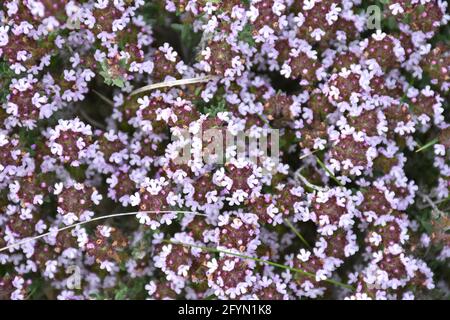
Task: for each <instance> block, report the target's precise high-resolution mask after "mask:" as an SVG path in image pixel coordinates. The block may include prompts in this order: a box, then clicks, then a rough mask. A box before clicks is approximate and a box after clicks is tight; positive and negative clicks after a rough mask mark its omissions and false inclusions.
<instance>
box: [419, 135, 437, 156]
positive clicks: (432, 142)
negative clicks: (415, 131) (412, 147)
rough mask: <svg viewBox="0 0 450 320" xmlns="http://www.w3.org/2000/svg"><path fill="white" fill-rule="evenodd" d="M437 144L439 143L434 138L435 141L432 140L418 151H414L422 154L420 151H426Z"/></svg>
mask: <svg viewBox="0 0 450 320" xmlns="http://www.w3.org/2000/svg"><path fill="white" fill-rule="evenodd" d="M438 142H439V139H437V138H436V139H433V140H431V141H429V142H427V143H426V144H424V145H423V146H422V147H420V148H419V149H417V150H416V153H419V152H422V151H424V150H426V149H428V148H429V147H431V146H433V145H435V144H436V143H438Z"/></svg>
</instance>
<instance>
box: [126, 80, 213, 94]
mask: <svg viewBox="0 0 450 320" xmlns="http://www.w3.org/2000/svg"><path fill="white" fill-rule="evenodd" d="M213 79H215V77H214V76H203V77H198V78H189V79H181V80H174V81H166V82H159V83H154V84H149V85H147V86H144V87H142V88H139V89H136V90H134V91H133V92H131V94H130V96H135V95H137V94H139V93H142V92H146V91H151V90H155V89H160V88H166V87H175V86H183V85H187V84H195V83H203V82H208V81H210V80H213Z"/></svg>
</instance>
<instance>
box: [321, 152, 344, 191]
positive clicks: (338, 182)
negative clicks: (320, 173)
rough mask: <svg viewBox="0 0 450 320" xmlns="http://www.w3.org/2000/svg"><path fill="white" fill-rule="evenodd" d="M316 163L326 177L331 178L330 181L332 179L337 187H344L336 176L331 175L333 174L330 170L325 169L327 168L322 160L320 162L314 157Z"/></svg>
mask: <svg viewBox="0 0 450 320" xmlns="http://www.w3.org/2000/svg"><path fill="white" fill-rule="evenodd" d="M315 158H316V160H317V163H319V165H320V166H321V167H322V169H323V170H325V171H326V172H327V173H328V175H329V176H330V177H331V179H333V180H334V181H335V182H336V183H337V184H338V185H339V186H341V187H343V186H344V185H343V184H342V183H341V182H340V181H339V180H338V179H337V178H336V176H335V175H334V174H333V172H331V170H330V169H328V168H327V166H326V165H325V164H324V163H323V162H322V160H320V158H319V157H318V156H315Z"/></svg>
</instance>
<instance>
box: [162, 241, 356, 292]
mask: <svg viewBox="0 0 450 320" xmlns="http://www.w3.org/2000/svg"><path fill="white" fill-rule="evenodd" d="M163 242H165V243H169V244H173V245H182V246H186V247H192V248H197V249H201V250H203V251H208V252H213V253H223V254H227V255H230V256H235V257H238V258H241V259H246V260H253V261H256V262H259V263H263V264H267V265H270V266H273V267H276V268H280V269H285V270H289V271H292V272H296V273H300V274H302V275H305V276H307V277H310V278H314V279H315V278H316V275H315V274H313V273H310V272H307V271H304V270H301V269H297V268H292V267H289V266H286V265H284V264H281V263H277V262H273V261H269V260H264V259H260V258H255V257H251V256H248V255H245V254H241V253H236V252H231V251H227V250H221V249H217V248H212V247H206V246H199V245H195V244H190V243H182V242H175V241H170V240H163ZM323 281H325V282H328V283H331V284H333V285H336V286H340V287H343V288H346V289H349V290H352V291H353V290H355V288H353V287H352V286H350V285H348V284H345V283H342V282H339V281H336V280H333V279H326V280H323Z"/></svg>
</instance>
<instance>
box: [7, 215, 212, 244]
mask: <svg viewBox="0 0 450 320" xmlns="http://www.w3.org/2000/svg"><path fill="white" fill-rule="evenodd" d="M170 212H177V213H190V214H195V215H199V216H206V215H205V214H202V213H198V212H193V211H179V210H164V211H136V212H122V213H114V214H109V215H104V216H99V217H95V218H92V219H90V220H87V221H82V222H78V223H75V224H71V225H69V226H65V227H62V228H59V229H57V230H54V231H49V232H46V233H43V234H41V235H38V236H35V237H31V238H25V239H23V240H21V241H19V242H16V243H13V244H10V245H8V246H6V247H3V248H0V252H2V251H6V250H9V249H12V248H15V247H18V246H21V245H23V244H25V243H28V242H31V241H34V240H38V239H41V238H44V237H46V236H49V235H51V234H55V233H58V232H61V231H64V230H68V229H72V228H75V227H77V226H82V225H85V224H88V223H91V222H94V221H99V220H105V219H109V218H116V217H124V216H133V215H137V214H139V213H170Z"/></svg>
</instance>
